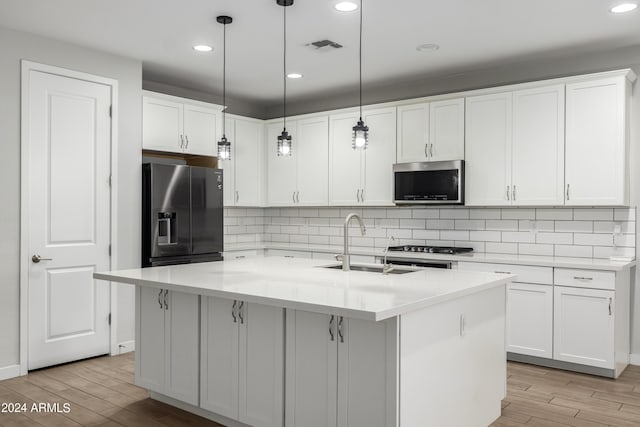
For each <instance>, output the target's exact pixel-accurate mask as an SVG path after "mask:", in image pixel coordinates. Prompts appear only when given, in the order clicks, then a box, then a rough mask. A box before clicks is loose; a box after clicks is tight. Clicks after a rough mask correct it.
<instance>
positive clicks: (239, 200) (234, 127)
mask: <svg viewBox="0 0 640 427" xmlns="http://www.w3.org/2000/svg"><path fill="white" fill-rule="evenodd" d="M225 134H226V136H227V139H228V140H229V141H230V142H231V159H228V160H222V159H218V167H219V168H220V169H222V170H223V171H224V172H223V179H224V205H225V206H261V205H262V204H263V199H264V196H263V194H264V188H263V185H264V179H263V177H264V173H265V172H264V135H263V134H264V125H263V123H262V121H260V120H255V119H248V118H244V117H240V116H231V117H229V115H227V121H226V129H225Z"/></svg>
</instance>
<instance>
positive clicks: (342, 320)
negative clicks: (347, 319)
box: [338, 316, 344, 342]
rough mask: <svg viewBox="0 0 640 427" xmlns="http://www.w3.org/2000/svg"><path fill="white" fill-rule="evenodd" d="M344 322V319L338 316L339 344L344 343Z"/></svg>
mask: <svg viewBox="0 0 640 427" xmlns="http://www.w3.org/2000/svg"><path fill="white" fill-rule="evenodd" d="M343 322H344V317H342V316H340V318H339V319H338V336H339V337H340V342H344V331H343V330H342V327H343Z"/></svg>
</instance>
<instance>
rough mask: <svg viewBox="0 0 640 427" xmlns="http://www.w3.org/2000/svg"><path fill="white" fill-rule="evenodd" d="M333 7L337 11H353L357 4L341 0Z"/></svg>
mask: <svg viewBox="0 0 640 427" xmlns="http://www.w3.org/2000/svg"><path fill="white" fill-rule="evenodd" d="M333 7H334V8H335V9H336V10H337V11H339V12H353V11H354V10H356V9H357V8H358V5H357V4H356V3H354V2H352V1H341V2H340V3H336V5H335V6H333Z"/></svg>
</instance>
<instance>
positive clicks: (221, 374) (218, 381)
mask: <svg viewBox="0 0 640 427" xmlns="http://www.w3.org/2000/svg"><path fill="white" fill-rule="evenodd" d="M237 304H238V302H237V301H234V300H230V299H222V298H213V297H207V298H203V299H202V315H201V324H200V325H201V329H202V344H201V351H202V353H201V355H200V362H201V367H200V374H201V378H200V406H201V407H202V408H203V409H206V410H208V411H211V412H215V413H217V414H220V415H224V416H225V417H229V418H232V419H238V339H239V335H238V334H239V330H238V321H239V319H238V314H237V310H236V307H237Z"/></svg>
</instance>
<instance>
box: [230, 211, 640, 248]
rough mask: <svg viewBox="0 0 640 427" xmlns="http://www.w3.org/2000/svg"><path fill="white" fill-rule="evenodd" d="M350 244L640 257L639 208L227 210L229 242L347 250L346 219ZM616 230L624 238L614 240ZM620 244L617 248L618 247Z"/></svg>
mask: <svg viewBox="0 0 640 427" xmlns="http://www.w3.org/2000/svg"><path fill="white" fill-rule="evenodd" d="M351 212H355V213H358V214H359V215H360V216H361V217H362V219H363V221H364V222H365V225H366V227H367V234H366V235H365V236H360V232H359V227H358V226H357V224H356V223H355V222H353V223H352V224H351V226H350V232H351V241H352V244H353V245H355V246H358V247H371V248H374V247H375V248H384V247H385V246H386V245H387V241H388V239H389V236H394V237H395V238H396V240H395V241H393V242H392V243H391V244H392V245H402V244H415V245H425V244H427V245H438V246H453V245H455V246H461V247H472V248H474V251H476V252H494V253H509V254H518V253H519V254H523V255H524V254H526V255H555V256H571V257H596V258H606V257H609V256H614V255H617V256H635V244H636V242H635V240H636V236H635V232H636V225H635V217H636V209H635V208H615V209H614V208H536V209H531V208H527V209H523V208H502V209H500V208H465V207H461V208H457V207H456V208H434V207H407V208H382V207H381V208H375V207H374V208H362V207H352V208H349V207H347V208H340V209H338V208H322V207H319V208H316V207H309V208H304V207H300V208H298V207H292V208H265V209H260V208H225V209H224V213H225V226H224V232H225V243H226V244H234V243H260V242H282V243H296V244H309V245H336V246H339V245H342V240H343V239H342V229H343V225H344V218H345V216H346V215H347V214H349V213H351ZM614 226H619V228H620V234H619V235H617V236H615V237H614V235H613V231H614ZM614 243H615V245H617V247H616V246H614Z"/></svg>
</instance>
